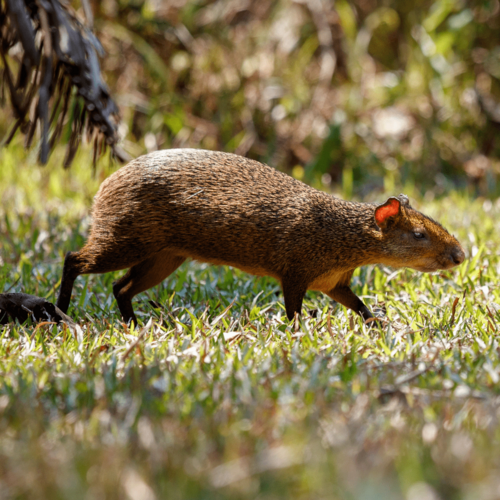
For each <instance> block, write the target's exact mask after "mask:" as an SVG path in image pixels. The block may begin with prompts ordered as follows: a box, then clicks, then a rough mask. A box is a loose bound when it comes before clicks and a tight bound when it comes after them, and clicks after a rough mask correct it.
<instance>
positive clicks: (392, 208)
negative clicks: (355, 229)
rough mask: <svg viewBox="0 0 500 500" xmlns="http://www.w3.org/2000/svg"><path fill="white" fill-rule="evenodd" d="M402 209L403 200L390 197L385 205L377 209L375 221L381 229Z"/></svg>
mask: <svg viewBox="0 0 500 500" xmlns="http://www.w3.org/2000/svg"><path fill="white" fill-rule="evenodd" d="M400 210H401V201H400V200H399V199H398V198H389V199H388V200H387V201H386V202H385V203H384V204H383V205H379V206H378V207H377V208H376V209H375V222H376V223H377V226H378V227H379V228H380V229H384V228H385V227H386V226H387V222H388V221H389V219H390V218H391V217H394V216H395V215H398V214H399V212H400Z"/></svg>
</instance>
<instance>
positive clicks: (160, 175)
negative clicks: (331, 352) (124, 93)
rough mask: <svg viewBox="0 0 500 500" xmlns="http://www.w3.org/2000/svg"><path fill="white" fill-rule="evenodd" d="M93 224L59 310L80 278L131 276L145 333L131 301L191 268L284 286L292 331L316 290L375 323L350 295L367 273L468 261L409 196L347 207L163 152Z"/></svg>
mask: <svg viewBox="0 0 500 500" xmlns="http://www.w3.org/2000/svg"><path fill="white" fill-rule="evenodd" d="M92 219H93V220H92V226H91V233H90V236H89V238H88V241H87V243H86V245H85V246H84V247H83V248H82V249H81V250H80V251H79V252H69V253H68V254H67V255H66V259H65V262H64V270H63V278H62V282H61V290H60V294H59V298H58V302H57V306H58V307H59V308H60V309H61V310H62V311H63V312H66V311H67V309H68V306H69V302H70V298H71V291H72V287H73V283H74V280H75V279H76V277H77V276H79V275H80V274H89V273H106V272H109V271H116V270H120V269H129V271H128V272H127V273H126V274H125V275H124V276H123V277H122V278H121V279H119V280H118V281H117V282H116V283H115V284H114V285H113V293H114V295H115V297H116V299H117V302H118V306H119V308H120V312H121V313H122V316H123V318H124V320H125V321H130V320H133V321H134V322H136V323H137V321H136V318H135V315H134V312H133V309H132V303H131V299H132V297H133V296H134V295H136V294H138V293H139V292H141V291H144V290H147V289H148V288H151V287H153V286H155V285H157V284H158V283H160V282H161V281H163V280H164V279H165V278H166V277H167V276H169V275H170V274H171V273H172V272H174V271H175V270H176V269H177V268H178V267H179V266H180V265H181V264H182V263H183V262H184V261H185V260H186V259H187V258H192V259H195V260H199V261H201V262H209V263H212V264H226V265H229V266H233V267H237V268H239V269H242V270H244V271H246V272H249V273H251V274H255V275H263V276H264V275H265V276H272V277H274V278H276V279H278V280H279V281H280V282H281V285H282V288H283V293H284V298H285V307H286V312H287V316H288V317H289V318H290V319H292V318H293V316H294V314H295V313H300V310H301V306H302V300H303V297H304V295H305V293H306V291H307V290H308V289H310V290H319V291H322V292H324V293H326V294H328V295H329V296H330V297H332V298H333V299H334V300H336V301H338V302H340V303H341V304H343V305H345V306H347V307H349V308H351V309H353V310H354V311H356V312H357V313H359V314H361V315H362V316H363V318H364V319H365V320H367V319H369V318H371V317H372V316H371V314H370V312H369V310H368V309H367V308H366V306H365V305H364V304H363V302H362V301H361V300H360V299H359V298H358V297H357V296H356V295H355V294H354V293H353V292H352V291H351V290H350V288H349V282H350V279H351V276H352V273H353V271H354V270H355V269H356V268H357V267H359V266H362V265H366V264H377V263H379V264H385V265H389V266H393V267H410V268H413V269H417V270H419V271H423V272H432V271H437V270H439V269H449V268H451V267H454V266H456V265H457V264H460V263H461V262H462V261H463V260H464V252H463V250H462V248H461V246H460V244H459V243H458V241H457V240H456V239H455V238H454V237H453V236H451V235H450V234H449V233H448V232H447V231H446V229H444V228H443V227H442V226H441V225H440V224H438V223H437V222H435V221H433V220H432V219H430V218H428V217H426V216H425V215H423V214H421V213H420V212H418V211H416V210H414V209H412V208H411V207H410V205H409V203H408V199H407V198H406V197H405V196H399V197H395V198H389V200H387V202H386V203H384V204H383V205H378V206H377V205H373V204H368V203H353V202H347V201H343V200H340V199H338V198H334V197H333V196H330V195H327V194H326V193H323V192H321V191H317V190H316V189H313V188H311V187H309V186H307V185H306V184H304V183H302V182H300V181H297V180H295V179H293V178H292V177H290V176H288V175H285V174H283V173H281V172H278V171H276V170H274V169H272V168H270V167H268V166H266V165H263V164H261V163H258V162H256V161H253V160H249V159H246V158H243V157H241V156H237V155H233V154H228V153H220V152H212V151H204V150H196V149H177V150H175V149H174V150H167V151H158V152H155V153H151V154H149V155H146V156H142V157H140V158H138V159H136V160H134V161H132V162H130V163H129V164H128V165H126V166H125V167H123V168H121V169H120V170H118V171H117V172H115V173H114V174H113V175H111V176H110V177H109V178H108V179H107V180H105V181H104V182H103V184H102V185H101V187H100V189H99V191H98V193H97V195H96V197H95V200H94V206H93V210H92Z"/></svg>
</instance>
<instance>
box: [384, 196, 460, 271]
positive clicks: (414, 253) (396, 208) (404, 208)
mask: <svg viewBox="0 0 500 500" xmlns="http://www.w3.org/2000/svg"><path fill="white" fill-rule="evenodd" d="M375 222H376V223H377V226H378V227H379V228H380V232H381V241H382V242H383V247H384V249H385V250H387V255H388V259H387V262H385V263H386V264H387V265H390V266H392V267H410V268H412V269H416V270H417V271H421V272H424V273H431V272H433V271H438V270H440V269H450V268H452V267H455V266H457V265H458V264H461V263H462V262H463V261H464V259H465V254H464V251H463V249H462V247H461V245H460V243H459V242H458V241H457V239H456V238H455V237H454V236H452V235H451V234H450V233H449V232H448V231H447V230H446V229H445V228H444V227H443V226H441V224H439V223H437V222H436V221H434V220H432V219H431V218H430V217H427V216H425V215H423V214H422V213H420V212H418V211H417V210H414V209H413V208H412V207H411V206H410V204H409V201H408V197H407V196H405V195H403V194H402V195H399V196H398V197H394V198H389V199H388V200H387V201H386V202H385V203H384V204H382V205H379V206H378V207H376V209H375Z"/></svg>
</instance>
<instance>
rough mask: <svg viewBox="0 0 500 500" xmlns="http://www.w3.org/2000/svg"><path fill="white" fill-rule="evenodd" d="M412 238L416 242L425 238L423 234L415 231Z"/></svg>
mask: <svg viewBox="0 0 500 500" xmlns="http://www.w3.org/2000/svg"><path fill="white" fill-rule="evenodd" d="M413 236H414V237H415V239H417V240H423V239H424V238H425V234H424V233H419V232H418V231H415V232H414V233H413Z"/></svg>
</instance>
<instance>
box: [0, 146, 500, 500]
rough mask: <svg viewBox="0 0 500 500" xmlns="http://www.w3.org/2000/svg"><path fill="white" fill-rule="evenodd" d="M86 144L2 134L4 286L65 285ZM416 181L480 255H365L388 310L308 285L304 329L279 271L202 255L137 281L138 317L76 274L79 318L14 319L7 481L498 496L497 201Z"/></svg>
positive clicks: (10, 485)
mask: <svg viewBox="0 0 500 500" xmlns="http://www.w3.org/2000/svg"><path fill="white" fill-rule="evenodd" d="M86 154H87V153H80V155H79V157H78V158H77V161H76V162H75V165H74V170H73V171H72V172H71V174H70V175H69V176H66V175H65V174H64V173H61V172H60V171H55V169H57V162H58V157H57V152H56V155H55V156H54V158H53V160H52V162H51V164H50V165H49V166H48V167H46V170H43V169H40V168H39V167H36V166H34V165H32V164H31V162H30V161H29V158H28V159H27V158H26V157H25V156H24V153H22V151H21V150H20V149H18V148H17V147H16V146H13V147H10V148H8V149H4V150H2V151H1V152H0V164H1V165H2V169H1V171H0V176H1V178H0V186H1V190H2V196H1V200H2V201H1V205H0V207H1V208H0V210H1V212H0V234H1V241H0V244H1V253H0V257H1V259H2V260H1V265H2V273H1V275H0V284H1V286H2V289H3V291H4V292H5V291H7V290H9V291H23V292H26V293H33V294H36V295H39V296H42V297H46V298H47V299H48V300H52V301H53V300H55V297H56V293H57V288H58V282H59V279H60V275H61V269H62V259H63V255H64V253H65V252H66V251H67V250H71V249H76V248H79V247H80V246H81V245H82V243H83V241H84V238H85V235H86V231H87V227H88V222H89V219H88V215H87V214H88V207H89V205H90V200H91V197H92V194H93V193H94V192H95V190H96V189H97V186H98V184H99V181H100V178H101V177H103V176H105V175H106V170H105V169H104V167H102V166H101V167H100V170H98V172H97V174H96V178H95V179H93V178H92V177H91V176H90V173H89V169H88V168H85V162H86V161H87V157H86V156H85V155H86ZM86 176H88V177H86ZM408 191H410V192H408ZM405 192H408V194H409V195H410V196H411V197H412V198H415V196H416V195H415V193H414V192H411V188H407V189H406V190H405ZM388 194H394V193H388ZM373 196H374V197H376V198H377V199H382V198H383V196H384V195H383V194H382V193H377V194H376V195H375V194H374V195H373ZM414 201H415V205H416V206H417V207H418V208H420V209H422V210H425V212H426V213H427V214H429V215H431V216H433V217H436V218H437V219H439V220H440V221H441V222H443V223H444V224H445V226H447V227H448V228H449V229H451V230H452V231H453V232H454V233H455V234H456V236H457V237H458V238H459V240H460V241H461V242H462V243H463V245H464V247H465V248H466V252H467V254H468V256H469V258H468V259H467V260H466V262H465V263H464V264H463V265H462V266H460V267H459V268H457V269H456V270H453V271H452V272H445V273H441V274H435V275H424V274H419V273H417V272H413V271H409V270H398V271H394V270H391V269H386V268H383V267H382V268H381V267H368V268H362V269H360V270H358V271H357V272H356V274H355V276H354V279H353V289H354V291H355V292H356V293H357V294H359V295H361V296H362V297H364V300H365V301H366V302H367V303H368V304H369V306H370V307H371V308H372V309H377V308H378V309H379V310H380V311H385V312H386V316H387V318H388V319H389V322H390V325H389V326H388V328H386V329H385V330H369V329H366V328H365V327H364V326H363V325H362V324H361V323H360V321H359V320H358V319H357V318H356V317H354V316H353V315H352V314H351V313H350V312H347V311H346V310H345V309H344V308H342V307H339V306H336V305H335V304H332V303H331V301H329V300H328V299H327V297H325V296H323V295H321V294H315V293H309V294H308V295H307V298H306V301H305V306H304V314H303V317H302V319H301V322H300V325H299V326H300V328H299V329H298V331H296V329H295V328H294V325H292V324H289V322H288V321H286V318H285V313H284V307H283V298H282V295H281V292H280V289H279V286H278V284H277V283H276V282H275V281H273V280H271V279H266V278H261V279H258V278H254V277H251V276H249V275H246V274H244V273H242V272H239V271H234V270H231V269H229V268H216V267H207V266H204V265H199V264H195V263H187V264H184V265H183V266H182V267H181V268H180V269H179V271H178V272H177V273H176V274H175V277H174V278H172V279H168V280H167V281H166V282H164V283H163V284H162V285H160V286H158V287H156V288H154V289H152V290H149V291H148V292H147V293H144V294H141V295H139V296H138V297H137V298H136V299H135V301H134V306H135V309H136V312H137V315H138V317H139V320H140V322H141V325H140V327H139V328H138V329H137V330H133V331H131V330H129V329H128V328H127V327H126V326H125V325H123V324H122V322H121V320H120V317H119V315H118V313H117V308H116V305H115V303H114V300H113V297H112V294H111V283H112V281H113V280H114V279H115V278H116V275H115V276H114V275H112V274H109V275H103V276H89V277H82V278H79V279H78V280H77V284H76V287H75V291H74V295H73V300H72V306H71V308H70V310H69V314H70V315H71V316H72V317H73V318H74V319H75V320H76V321H77V322H78V324H79V325H80V329H69V328H67V327H63V326H59V327H58V326H55V325H50V324H49V325H47V324H46V325H39V326H36V325H19V324H16V325H8V326H5V327H2V328H1V329H0V429H1V430H0V498H2V499H4V498H5V499H32V498H33V499H36V498H43V499H45V498H50V499H63V498H72V499H74V498H76V499H79V498H82V499H89V498H91V499H114V498H116V499H122V498H128V499H132V500H135V499H137V500H139V499H140V500H144V499H145V500H149V499H155V498H157V499H161V498H169V499H176V498H179V499H181V498H182V499H184V498H190V499H197V498H200V499H208V498H221V499H224V498H231V499H247V498H259V499H266V500H268V499H269V500H270V499H277V498H303V499H310V498H325V499H326V498H328V499H330V498H332V499H360V500H365V499H366V500H369V499H378V498H384V499H408V500H416V499H418V500H427V499H428V500H434V499H476V498H481V499H495V498H498V491H499V487H500V482H499V479H498V477H500V476H499V469H500V460H499V457H500V453H499V451H500V443H499V438H500V423H499V415H500V406H499V401H500V390H499V376H500V362H499V345H498V326H499V324H500V312H499V311H500V308H499V307H498V305H497V304H498V303H499V290H498V286H497V280H498V278H497V276H498V271H499V269H500V258H499V256H498V251H497V248H498V245H499V244H500V237H499V234H500V230H499V229H500V223H499V222H498V221H499V220H500V205H499V204H497V203H491V202H490V201H488V200H486V201H485V200H477V199H476V200H472V199H470V198H468V197H467V196H466V195H465V194H460V193H450V194H449V196H448V197H445V198H441V199H439V200H430V198H429V199H427V200H426V199H425V198H421V197H420V198H419V197H417V198H416V199H415V200H414ZM117 275H118V274H117Z"/></svg>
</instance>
